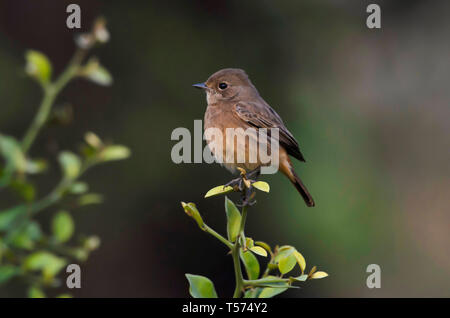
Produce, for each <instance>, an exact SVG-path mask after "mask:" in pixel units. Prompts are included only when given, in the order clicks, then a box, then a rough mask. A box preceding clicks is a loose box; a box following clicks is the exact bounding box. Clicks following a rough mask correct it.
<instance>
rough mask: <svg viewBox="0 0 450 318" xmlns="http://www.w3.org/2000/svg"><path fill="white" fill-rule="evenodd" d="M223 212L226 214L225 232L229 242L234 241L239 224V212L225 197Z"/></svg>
mask: <svg viewBox="0 0 450 318" xmlns="http://www.w3.org/2000/svg"><path fill="white" fill-rule="evenodd" d="M225 212H226V214H227V233H228V239H229V240H230V241H231V242H234V241H236V237H237V236H238V235H239V230H240V226H241V218H242V217H241V213H240V212H239V210H238V208H237V207H236V206H235V205H234V203H233V201H231V200H230V199H228V198H227V197H225Z"/></svg>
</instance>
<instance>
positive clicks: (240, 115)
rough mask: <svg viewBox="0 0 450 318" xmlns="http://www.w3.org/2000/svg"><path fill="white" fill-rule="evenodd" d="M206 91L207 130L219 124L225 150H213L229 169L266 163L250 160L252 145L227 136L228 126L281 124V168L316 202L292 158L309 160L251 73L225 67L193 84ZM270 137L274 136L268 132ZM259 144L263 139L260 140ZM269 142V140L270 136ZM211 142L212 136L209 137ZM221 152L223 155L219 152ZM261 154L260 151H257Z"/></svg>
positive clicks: (255, 167)
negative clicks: (239, 152)
mask: <svg viewBox="0 0 450 318" xmlns="http://www.w3.org/2000/svg"><path fill="white" fill-rule="evenodd" d="M193 86H194V87H196V88H200V89H202V90H204V91H205V92H206V100H207V108H206V111H205V116H204V130H205V131H206V130H207V129H208V128H218V129H219V130H220V131H221V132H222V133H223V136H224V139H225V140H223V144H224V149H223V153H222V154H220V153H218V151H216V149H214V147H210V150H211V152H212V153H213V155H214V156H215V157H216V158H219V157H220V158H222V160H223V158H225V160H224V162H223V165H224V166H225V167H226V168H228V169H229V170H231V171H232V172H233V171H236V170H237V169H238V168H241V169H245V170H246V171H250V170H251V171H259V169H260V168H261V166H262V165H263V164H262V163H261V161H260V159H259V157H258V159H257V160H256V162H249V160H248V158H249V156H250V154H249V153H248V151H249V149H250V148H249V145H248V142H247V139H245V138H244V140H246V144H236V142H238V141H237V140H236V139H235V138H234V137H233V140H230V139H231V138H228V139H227V138H226V133H225V130H226V129H227V128H242V129H243V130H245V129H247V128H254V129H256V130H259V129H261V128H266V129H270V128H277V129H278V132H279V133H278V135H279V137H278V142H279V147H278V148H279V171H281V172H282V173H283V174H284V175H285V176H286V177H287V178H288V179H289V180H290V181H291V182H292V184H293V185H294V186H295V188H296V189H297V191H298V192H299V193H300V195H301V196H302V198H303V199H304V201H305V203H306V205H307V206H308V207H313V206H315V202H314V200H313V198H312V196H311V194H310V193H309V191H308V189H307V188H306V186H305V185H304V184H303V182H302V181H301V179H300V178H299V176H298V175H297V174H296V173H295V171H294V168H293V165H292V162H291V159H290V157H289V156H292V157H293V158H295V159H298V160H299V161H302V162H305V158H304V156H303V154H302V153H301V152H300V148H299V145H298V142H297V140H296V139H295V138H294V136H293V135H292V133H291V132H290V131H289V130H288V129H287V128H286V125H285V124H284V122H283V120H282V119H281V117H280V116H279V115H278V114H277V113H276V112H275V110H274V109H273V108H272V107H270V105H269V104H268V103H266V101H265V100H264V99H263V98H262V97H261V96H260V94H259V92H258V90H257V89H256V87H255V86H254V85H253V84H252V82H251V81H250V78H249V77H248V75H247V73H246V72H245V71H244V70H242V69H239V68H225V69H222V70H219V71H217V72H215V73H214V74H212V75H211V76H210V77H209V78H208V79H207V81H206V82H203V83H198V84H194V85H193ZM267 138H270V136H268V137H267ZM257 142H258V143H259V145H260V144H261V142H263V141H262V140H261V138H260V139H258V141H257ZM265 142H267V143H268V141H267V140H266V141H265ZM207 143H208V145H210V140H208V139H207ZM230 143H234V145H233V146H234V148H232V149H234V154H232V155H233V158H229V156H228V157H227V154H226V152H225V148H226V147H230ZM237 149H240V150H243V151H245V152H247V153H246V156H245V160H244V162H239V163H238V162H237V161H236V151H237ZM219 155H221V156H219ZM257 156H258V155H257Z"/></svg>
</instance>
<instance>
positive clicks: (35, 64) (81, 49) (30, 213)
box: [0, 19, 130, 297]
mask: <svg viewBox="0 0 450 318" xmlns="http://www.w3.org/2000/svg"><path fill="white" fill-rule="evenodd" d="M108 38H109V33H108V31H107V29H106V28H105V21H104V20H103V19H98V20H97V21H96V22H95V23H94V27H93V29H92V31H91V32H90V33H87V34H83V35H81V36H80V37H79V38H77V40H76V41H77V46H78V49H77V51H76V52H75V54H74V56H73V58H72V60H71V61H70V62H69V64H68V66H67V67H66V68H65V70H64V71H63V72H62V73H61V74H60V75H59V76H58V77H57V78H56V79H55V80H52V75H53V74H52V65H51V62H50V60H49V59H48V58H47V57H46V56H45V55H44V54H42V53H40V52H37V51H28V52H27V53H26V67H25V71H26V73H27V74H28V75H29V76H30V77H31V78H33V79H35V80H36V81H37V82H38V83H39V85H40V87H41V89H42V93H43V97H42V101H41V103H40V106H39V108H38V110H37V113H36V115H35V117H34V119H33V121H32V123H31V125H30V127H29V128H28V130H27V131H26V133H25V135H24V137H23V139H22V141H18V140H17V139H15V138H14V137H12V136H7V135H4V134H0V157H3V161H2V162H0V192H2V194H4V193H5V192H6V191H7V193H6V194H11V195H14V196H15V197H18V198H19V200H18V201H19V202H17V204H16V205H15V206H13V207H10V208H6V209H4V208H3V209H1V208H0V286H2V285H4V284H6V283H8V282H9V281H11V280H15V279H17V280H22V281H24V282H25V284H26V285H27V286H28V296H29V297H45V292H44V289H45V288H50V287H58V286H61V280H59V279H57V275H58V274H59V273H60V272H61V270H62V269H63V268H64V267H65V266H66V265H67V264H69V262H71V261H72V262H73V261H85V260H86V259H87V258H88V256H89V254H90V252H91V251H93V250H95V249H96V248H97V247H98V246H99V244H100V240H99V238H98V237H97V236H95V235H92V236H79V237H78V238H77V239H76V240H75V239H73V237H74V232H75V223H74V220H73V218H72V216H71V213H70V212H69V210H72V209H74V208H77V207H79V206H83V205H87V204H95V203H100V202H101V201H102V197H101V195H99V194H96V193H90V192H89V186H88V184H87V183H85V182H83V181H80V179H81V177H82V176H83V175H84V173H85V172H86V171H88V170H90V169H91V168H92V167H94V166H96V165H97V164H100V163H103V162H108V161H112V160H122V159H125V158H127V157H128V156H129V155H130V151H129V150H128V148H126V147H125V146H121V145H112V144H106V143H104V142H103V141H102V140H101V139H100V138H99V137H98V136H97V135H95V134H94V133H92V132H88V133H86V135H85V138H84V143H83V146H82V148H81V152H80V154H75V153H74V152H71V151H62V152H60V153H59V155H58V158H57V160H58V162H59V164H60V166H61V171H62V176H61V180H60V181H59V182H58V183H57V184H56V185H55V186H54V188H53V189H52V190H51V191H50V192H49V193H48V194H47V195H45V196H43V197H41V198H38V193H37V192H38V188H37V186H36V185H35V183H34V180H35V178H31V176H32V175H38V174H42V173H44V172H45V171H46V170H47V169H48V166H49V165H48V163H47V160H44V159H36V158H33V157H31V156H30V155H29V151H30V149H31V147H32V146H33V144H34V142H35V140H36V138H37V136H38V134H39V133H40V131H41V130H42V129H43V128H44V127H45V125H46V124H47V123H48V122H49V121H50V119H51V118H52V115H55V114H58V112H57V111H55V110H54V109H53V106H54V102H55V100H56V99H57V97H58V95H59V93H60V92H61V91H62V90H63V89H64V87H65V86H66V85H67V84H68V83H69V82H70V81H71V80H73V79H75V78H85V79H88V80H91V81H93V82H95V83H97V84H100V85H110V84H111V83H112V77H111V75H110V74H109V72H108V71H107V70H106V69H105V68H104V67H102V66H101V65H100V64H99V62H98V60H97V59H96V58H90V59H88V60H87V62H85V58H86V56H87V54H88V52H89V50H90V49H92V48H93V47H94V46H96V45H98V44H102V43H105V42H107V40H108ZM59 114H60V115H61V112H59ZM5 190H6V191H5ZM49 209H51V210H53V213H54V214H53V217H52V219H51V223H50V224H49V228H50V231H49V232H50V233H45V232H44V230H43V224H42V222H41V221H40V220H39V219H38V218H37V216H38V215H39V214H40V213H41V212H43V211H46V210H49ZM69 243H71V244H70V245H68V244H69ZM60 296H61V297H67V296H68V295H67V294H63V295H60Z"/></svg>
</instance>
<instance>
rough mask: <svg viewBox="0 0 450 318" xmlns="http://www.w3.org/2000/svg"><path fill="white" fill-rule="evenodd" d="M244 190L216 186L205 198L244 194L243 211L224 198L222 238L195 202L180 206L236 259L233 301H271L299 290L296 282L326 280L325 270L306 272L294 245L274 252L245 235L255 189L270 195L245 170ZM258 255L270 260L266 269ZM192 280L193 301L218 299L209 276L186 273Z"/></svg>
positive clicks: (302, 259)
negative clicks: (194, 299)
mask: <svg viewBox="0 0 450 318" xmlns="http://www.w3.org/2000/svg"><path fill="white" fill-rule="evenodd" d="M241 178H242V179H243V182H242V184H243V185H244V187H243V189H241V190H239V189H238V187H231V186H217V187H215V188H213V189H211V190H209V191H208V192H207V193H206V195H205V197H206V198H208V197H213V196H217V195H223V194H227V193H230V192H241V193H242V195H243V198H244V199H243V206H242V209H241V211H239V209H238V208H237V207H236V205H235V204H234V203H233V201H231V200H230V199H228V197H226V196H225V213H226V217H227V237H224V236H222V235H221V234H219V233H218V232H216V231H215V230H213V229H212V228H210V227H209V226H208V225H206V223H205V222H204V221H203V218H202V216H201V215H200V212H199V211H198V209H197V207H196V205H195V204H194V203H184V202H182V203H181V205H182V207H183V209H184V211H185V212H186V214H187V215H189V216H190V217H192V218H193V219H194V220H195V221H196V222H197V224H198V226H199V227H200V229H201V230H203V231H205V232H207V233H209V234H210V235H212V236H214V237H215V238H216V239H218V240H219V241H220V242H222V243H223V244H224V245H225V246H226V247H227V249H229V251H230V253H231V256H232V258H233V266H234V273H235V281H236V288H235V291H234V294H233V298H239V297H242V296H243V297H244V298H270V297H274V296H276V295H278V294H281V293H283V292H285V291H286V290H287V289H288V288H298V287H297V286H295V285H294V283H297V282H304V281H307V280H310V279H320V278H324V277H327V276H328V274H327V273H326V272H323V271H317V268H316V266H314V267H312V268H311V270H309V272H306V260H305V258H304V257H303V255H302V254H301V253H300V252H299V251H298V250H297V249H296V248H295V247H293V246H290V245H283V246H275V248H274V249H272V248H271V247H270V246H269V245H268V244H267V243H264V242H262V241H255V240H253V239H252V238H250V237H246V236H245V234H244V229H245V223H246V219H247V214H248V208H249V206H250V205H251V204H250V202H249V201H251V200H252V199H253V198H254V197H255V195H256V193H255V191H254V189H258V190H260V191H264V192H269V191H270V187H269V185H268V184H267V183H266V182H264V181H256V182H254V181H252V180H249V179H247V178H246V175H245V171H241ZM256 255H258V256H260V257H268V258H269V261H268V263H267V267H266V269H265V270H261V266H260V263H259V261H258V258H257V257H256ZM241 263H242V264H243V265H244V268H245V272H246V275H247V279H245V278H244V275H243V272H242V268H241ZM297 265H298V268H299V270H300V275H296V276H288V277H286V275H287V274H289V273H291V272H292V271H293V270H294V268H295V267H297ZM186 277H187V279H188V281H189V286H190V287H189V292H190V294H191V296H192V297H194V298H217V297H218V296H217V293H216V290H215V288H214V284H213V282H212V281H211V280H210V279H208V278H207V277H204V276H200V275H192V274H186Z"/></svg>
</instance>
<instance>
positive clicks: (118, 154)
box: [99, 145, 131, 161]
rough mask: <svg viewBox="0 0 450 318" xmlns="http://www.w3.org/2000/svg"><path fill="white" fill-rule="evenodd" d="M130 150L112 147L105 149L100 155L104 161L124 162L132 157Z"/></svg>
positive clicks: (116, 146)
mask: <svg viewBox="0 0 450 318" xmlns="http://www.w3.org/2000/svg"><path fill="white" fill-rule="evenodd" d="M130 154H131V152H130V150H129V149H128V148H127V147H125V146H121V145H112V146H107V147H105V148H104V149H103V150H102V151H101V152H100V154H99V158H100V160H102V161H113V160H123V159H126V158H128V157H129V156H130Z"/></svg>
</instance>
